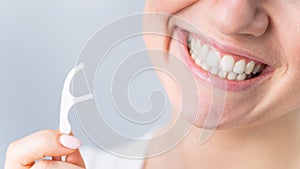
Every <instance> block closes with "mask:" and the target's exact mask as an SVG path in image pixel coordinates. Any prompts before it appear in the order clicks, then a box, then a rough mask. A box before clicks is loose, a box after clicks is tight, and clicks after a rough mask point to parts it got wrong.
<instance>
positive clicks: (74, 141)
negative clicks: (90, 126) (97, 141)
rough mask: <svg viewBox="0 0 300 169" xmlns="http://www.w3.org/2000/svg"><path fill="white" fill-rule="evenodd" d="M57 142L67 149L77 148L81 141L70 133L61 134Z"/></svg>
mask: <svg viewBox="0 0 300 169" xmlns="http://www.w3.org/2000/svg"><path fill="white" fill-rule="evenodd" d="M59 142H60V143H61V144H62V145H63V146H65V147H67V148H69V149H77V148H79V147H80V145H81V141H80V140H79V139H78V138H76V137H73V136H70V135H61V136H60V138H59Z"/></svg>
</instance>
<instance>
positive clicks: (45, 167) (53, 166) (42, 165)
mask: <svg viewBox="0 0 300 169" xmlns="http://www.w3.org/2000/svg"><path fill="white" fill-rule="evenodd" d="M58 168H63V169H84V168H82V167H79V166H76V165H74V164H70V163H66V162H62V161H47V160H43V161H39V162H38V163H35V164H34V165H33V166H32V167H31V168H30V169H58Z"/></svg>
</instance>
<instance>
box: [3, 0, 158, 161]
mask: <svg viewBox="0 0 300 169" xmlns="http://www.w3.org/2000/svg"><path fill="white" fill-rule="evenodd" d="M143 5H144V1H143V0H133V1H132V0H110V1H92V0H65V1H61V0H43V1H40V0H27V1H16V0H1V1H0V23H1V24H0V78H1V81H0V114H1V118H0V167H1V166H3V164H4V157H5V151H6V147H7V145H8V144H9V143H10V142H11V141H13V140H16V139H19V138H21V137H23V136H25V135H28V134H30V133H32V132H35V131H38V130H42V129H57V127H58V117H59V106H60V94H61V89H62V86H63V82H64V79H65V76H66V74H67V73H68V71H69V70H70V69H71V68H72V67H73V66H74V64H75V63H76V59H77V57H78V55H79V53H80V50H81V48H82V47H83V45H84V44H85V42H86V41H87V40H88V38H89V37H90V36H91V35H92V34H93V33H95V32H96V31H97V30H98V29H99V28H101V27H102V26H103V25H104V24H106V23H109V22H110V21H112V20H114V19H117V18H119V17H121V16H125V15H130V14H134V13H140V12H142V11H143ZM139 41H140V42H139V43H138V44H139V45H141V48H143V44H142V40H139ZM133 42H134V41H133ZM134 43H137V42H134ZM131 46H134V45H131ZM154 81H155V80H154ZM147 83H149V81H148V82H147ZM154 83H157V82H154ZM137 100H138V99H137ZM70 118H71V123H72V126H73V130H74V132H75V134H76V135H77V136H78V137H79V138H80V139H82V140H83V141H84V144H92V143H91V141H90V140H89V139H88V138H87V136H86V135H85V134H84V132H83V131H82V130H81V128H80V125H79V123H78V121H77V119H76V115H75V113H71V116H70Z"/></svg>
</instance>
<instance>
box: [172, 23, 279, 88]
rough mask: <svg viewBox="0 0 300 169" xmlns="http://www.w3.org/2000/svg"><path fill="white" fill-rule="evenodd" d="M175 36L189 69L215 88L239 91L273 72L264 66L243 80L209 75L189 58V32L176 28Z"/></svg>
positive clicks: (257, 82)
mask: <svg viewBox="0 0 300 169" xmlns="http://www.w3.org/2000/svg"><path fill="white" fill-rule="evenodd" d="M174 34H175V37H176V38H177V39H178V40H179V41H180V42H181V43H179V45H180V51H181V56H182V57H183V60H184V61H185V63H186V64H187V65H188V67H189V68H190V69H191V71H192V72H193V73H194V74H195V75H196V76H197V77H198V78H199V79H200V80H202V81H204V82H207V83H209V84H211V85H212V86H213V87H215V88H219V89H222V90H226V91H240V90H245V89H248V88H251V87H254V86H257V85H260V84H262V83H263V82H265V81H266V80H268V79H269V78H270V77H271V75H272V73H273V72H274V71H273V70H272V69H271V68H265V69H264V70H263V72H262V73H261V74H260V75H259V76H258V77H255V78H252V79H248V80H244V81H236V80H234V81H230V80H226V79H222V78H219V77H218V76H216V75H211V74H209V73H208V72H207V71H205V70H203V69H202V68H200V67H199V66H197V65H196V64H195V63H194V61H193V60H192V59H191V57H190V54H189V51H188V48H187V38H188V35H189V33H188V32H186V31H184V30H182V29H180V28H176V29H175V30H174Z"/></svg>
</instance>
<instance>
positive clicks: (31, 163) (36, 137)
mask: <svg viewBox="0 0 300 169" xmlns="http://www.w3.org/2000/svg"><path fill="white" fill-rule="evenodd" d="M80 144H81V143H80V141H79V140H78V139H77V138H75V137H73V136H70V135H61V134H60V133H59V132H58V131H55V130H45V131H40V132H37V133H34V134H31V135H29V136H27V137H25V138H22V139H20V140H17V141H15V142H13V143H11V144H10V146H9V147H8V149H7V154H6V161H5V169H29V168H31V169H58V168H64V169H83V168H85V165H84V161H83V159H82V157H81V155H80V152H79V150H78V148H79V146H80ZM64 155H67V157H66V162H63V161H61V156H64ZM46 156H52V160H41V161H39V162H35V161H36V160H40V159H42V158H44V157H46Z"/></svg>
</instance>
